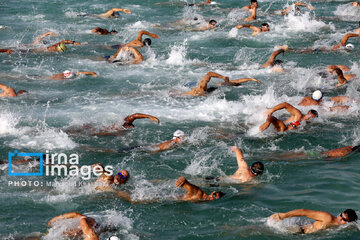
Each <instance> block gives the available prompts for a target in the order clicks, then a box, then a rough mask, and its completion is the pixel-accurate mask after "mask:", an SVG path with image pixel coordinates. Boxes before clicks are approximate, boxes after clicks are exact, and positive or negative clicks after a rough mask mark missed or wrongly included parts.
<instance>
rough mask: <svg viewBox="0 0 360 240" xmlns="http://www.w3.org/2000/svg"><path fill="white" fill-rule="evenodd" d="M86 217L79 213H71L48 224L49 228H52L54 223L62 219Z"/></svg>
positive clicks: (53, 219) (57, 217) (60, 216)
mask: <svg viewBox="0 0 360 240" xmlns="http://www.w3.org/2000/svg"><path fill="white" fill-rule="evenodd" d="M83 216H84V215H82V214H80V213H78V212H70V213H65V214H62V215H59V216H56V217H54V218H52V219H51V220H50V221H49V222H48V226H51V225H52V224H53V223H54V222H56V221H58V220H61V219H69V218H79V217H83Z"/></svg>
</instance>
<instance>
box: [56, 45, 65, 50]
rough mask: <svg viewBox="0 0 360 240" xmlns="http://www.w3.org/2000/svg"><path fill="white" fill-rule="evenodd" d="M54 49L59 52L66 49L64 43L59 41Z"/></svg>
mask: <svg viewBox="0 0 360 240" xmlns="http://www.w3.org/2000/svg"><path fill="white" fill-rule="evenodd" d="M56 49H57V50H58V51H59V52H65V51H66V45H65V44H63V43H60V44H59V45H57V47H56Z"/></svg>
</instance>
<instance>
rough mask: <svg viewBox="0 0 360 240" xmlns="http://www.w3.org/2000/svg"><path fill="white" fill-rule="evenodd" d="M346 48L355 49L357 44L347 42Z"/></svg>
mask: <svg viewBox="0 0 360 240" xmlns="http://www.w3.org/2000/svg"><path fill="white" fill-rule="evenodd" d="M345 48H346V49H347V50H353V49H354V48H355V46H354V44H351V43H348V44H346V46H345Z"/></svg>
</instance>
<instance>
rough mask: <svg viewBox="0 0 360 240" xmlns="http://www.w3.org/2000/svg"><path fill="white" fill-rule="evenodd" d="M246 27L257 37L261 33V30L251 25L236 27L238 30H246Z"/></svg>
mask: <svg viewBox="0 0 360 240" xmlns="http://www.w3.org/2000/svg"><path fill="white" fill-rule="evenodd" d="M244 27H246V28H250V29H251V30H253V33H252V35H256V34H259V33H260V32H261V29H260V28H258V27H255V26H253V25H250V24H241V25H237V26H236V28H237V29H241V28H244Z"/></svg>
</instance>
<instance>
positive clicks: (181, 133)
mask: <svg viewBox="0 0 360 240" xmlns="http://www.w3.org/2000/svg"><path fill="white" fill-rule="evenodd" d="M184 136H185V133H184V132H183V131H181V130H176V131H175V132H174V134H173V137H174V138H178V137H180V138H182V137H184Z"/></svg>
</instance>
